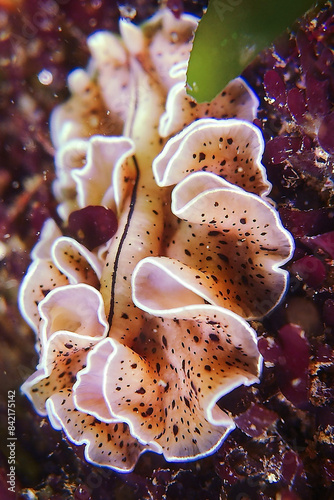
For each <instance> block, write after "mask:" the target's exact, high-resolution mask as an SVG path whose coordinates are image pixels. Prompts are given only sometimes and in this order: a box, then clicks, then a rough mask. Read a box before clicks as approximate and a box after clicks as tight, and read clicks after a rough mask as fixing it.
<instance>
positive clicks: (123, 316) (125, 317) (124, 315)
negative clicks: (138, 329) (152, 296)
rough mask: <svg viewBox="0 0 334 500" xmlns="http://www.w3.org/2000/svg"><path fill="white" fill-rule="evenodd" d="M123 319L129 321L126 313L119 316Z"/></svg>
mask: <svg viewBox="0 0 334 500" xmlns="http://www.w3.org/2000/svg"><path fill="white" fill-rule="evenodd" d="M121 317H122V318H123V319H129V316H128V315H127V314H126V313H122V316H121Z"/></svg>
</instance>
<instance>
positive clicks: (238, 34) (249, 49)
mask: <svg viewBox="0 0 334 500" xmlns="http://www.w3.org/2000/svg"><path fill="white" fill-rule="evenodd" d="M319 3H322V2H318V4H319ZM312 5H314V0H313V1H311V0H210V1H209V6H208V9H207V11H206V13H205V14H204V16H203V17H202V19H201V21H200V22H199V26H198V28H197V30H196V34H195V40H194V46H193V50H192V52H191V55H190V60H189V67H188V72H187V88H188V90H187V92H188V93H189V94H190V95H191V96H192V97H194V98H195V99H196V100H197V102H205V101H211V100H212V99H213V98H214V97H215V96H216V95H217V94H218V92H220V90H221V89H223V88H224V87H225V86H226V85H227V83H228V82H229V81H230V80H232V79H233V78H235V77H237V76H238V75H240V74H241V73H242V71H243V70H244V68H245V67H246V66H247V65H248V64H249V63H250V62H251V61H252V60H253V59H254V58H255V56H256V55H257V54H258V53H259V52H261V50H263V49H264V48H265V47H268V46H269V45H270V44H271V43H272V42H273V41H274V40H275V38H276V37H277V36H278V35H280V34H281V33H282V32H283V31H284V30H285V29H286V28H288V27H290V26H291V25H292V24H293V23H294V22H295V21H296V20H297V19H298V17H301V16H302V15H303V14H304V13H305V12H306V11H307V10H308V9H310V8H311V7H312Z"/></svg>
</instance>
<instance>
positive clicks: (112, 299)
mask: <svg viewBox="0 0 334 500" xmlns="http://www.w3.org/2000/svg"><path fill="white" fill-rule="evenodd" d="M132 159H133V163H134V164H135V168H136V180H135V183H134V186H133V191H132V195H131V202H130V208H129V213H128V217H127V220H126V224H125V227H124V231H123V234H122V237H121V241H120V243H119V246H118V249H117V253H116V257H115V263H114V270H113V275H112V280H111V297H110V309H109V316H108V323H109V326H110V327H111V324H112V320H113V316H114V308H115V286H116V275H117V269H118V261H119V258H120V255H121V251H122V248H123V245H124V242H125V238H126V237H127V234H128V230H129V227H130V223H131V218H132V215H133V211H134V209H135V203H136V199H137V188H138V182H139V166H138V163H137V160H136V157H135V156H132Z"/></svg>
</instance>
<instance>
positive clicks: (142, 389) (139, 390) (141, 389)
mask: <svg viewBox="0 0 334 500" xmlns="http://www.w3.org/2000/svg"><path fill="white" fill-rule="evenodd" d="M145 392H146V391H145V389H144V387H141V388H140V389H138V390H137V391H136V394H145Z"/></svg>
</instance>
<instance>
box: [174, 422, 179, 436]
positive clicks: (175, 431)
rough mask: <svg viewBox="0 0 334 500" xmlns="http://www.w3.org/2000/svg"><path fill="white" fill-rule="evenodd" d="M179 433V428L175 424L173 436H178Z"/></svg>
mask: <svg viewBox="0 0 334 500" xmlns="http://www.w3.org/2000/svg"><path fill="white" fill-rule="evenodd" d="M178 432H179V428H178V426H177V425H175V424H174V425H173V434H174V436H176V435H177V434H178Z"/></svg>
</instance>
